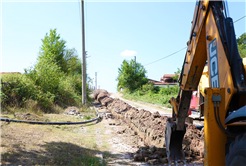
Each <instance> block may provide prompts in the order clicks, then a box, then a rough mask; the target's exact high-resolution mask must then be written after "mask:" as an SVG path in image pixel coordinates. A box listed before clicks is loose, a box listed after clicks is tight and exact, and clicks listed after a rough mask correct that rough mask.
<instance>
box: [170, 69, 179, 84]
mask: <svg viewBox="0 0 246 166" xmlns="http://www.w3.org/2000/svg"><path fill="white" fill-rule="evenodd" d="M180 73H181V71H180V69H179V68H178V71H177V72H174V74H175V76H173V77H172V79H173V80H174V81H175V82H178V79H179V75H180Z"/></svg>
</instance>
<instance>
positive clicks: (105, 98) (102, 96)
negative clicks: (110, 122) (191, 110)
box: [94, 90, 204, 164]
mask: <svg viewBox="0 0 246 166" xmlns="http://www.w3.org/2000/svg"><path fill="white" fill-rule="evenodd" d="M94 94H96V95H94V96H95V99H96V100H97V101H98V102H100V103H101V105H103V106H104V107H107V109H109V110H110V111H111V113H112V115H113V116H114V117H115V118H116V119H118V120H121V121H123V122H124V123H126V124H127V125H128V126H129V127H130V128H131V129H132V130H133V131H134V132H135V133H136V135H138V136H139V137H140V138H141V139H142V141H143V142H144V145H145V146H140V147H139V150H138V151H136V152H135V153H134V155H133V157H134V160H135V161H145V162H147V163H149V164H161V163H166V162H167V159H166V149H165V133H164V128H165V124H166V123H167V119H168V117H167V116H161V115H160V114H159V112H155V113H151V112H149V111H147V110H144V109H140V110H138V109H137V108H135V107H132V106H130V105H129V104H127V103H125V102H124V101H122V100H120V99H117V98H116V99H113V98H111V97H109V93H107V91H105V90H104V91H102V92H100V90H97V91H96V92H95V93H94ZM121 132H124V131H121ZM182 147H183V150H184V152H185V156H186V161H187V162H199V163H203V161H204V130H203V129H202V130H201V131H200V130H199V129H197V128H196V126H195V125H192V124H188V123H187V128H186V134H185V136H184V139H183V145H182Z"/></svg>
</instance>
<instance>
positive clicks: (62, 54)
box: [38, 29, 81, 74]
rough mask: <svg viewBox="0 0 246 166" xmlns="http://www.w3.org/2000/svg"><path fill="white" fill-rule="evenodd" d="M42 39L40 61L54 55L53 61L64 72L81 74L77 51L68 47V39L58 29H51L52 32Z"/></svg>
mask: <svg viewBox="0 0 246 166" xmlns="http://www.w3.org/2000/svg"><path fill="white" fill-rule="evenodd" d="M41 40H42V43H43V44H42V46H41V48H40V51H39V57H38V61H40V60H41V59H42V58H49V56H50V55H52V56H53V59H52V62H53V63H56V64H57V65H58V66H59V67H60V70H61V71H63V72H64V73H66V74H81V61H80V60H79V58H78V55H77V51H76V50H75V49H74V48H73V49H66V41H65V40H63V39H61V37H60V35H59V34H57V33H56V29H54V30H52V29H51V30H50V33H49V34H48V33H46V35H45V37H44V39H41ZM50 60H51V59H50Z"/></svg>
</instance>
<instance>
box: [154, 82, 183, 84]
mask: <svg viewBox="0 0 246 166" xmlns="http://www.w3.org/2000/svg"><path fill="white" fill-rule="evenodd" d="M154 85H178V83H173V82H172V83H167V82H156V83H155V84H154Z"/></svg>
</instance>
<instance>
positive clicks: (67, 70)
mask: <svg viewBox="0 0 246 166" xmlns="http://www.w3.org/2000/svg"><path fill="white" fill-rule="evenodd" d="M41 40H42V45H41V47H40V51H39V56H38V58H37V62H36V64H35V65H34V66H33V67H31V68H29V69H25V74H26V76H27V77H29V78H31V79H32V80H33V82H34V83H35V85H36V86H37V87H38V88H39V89H40V90H41V91H42V92H43V93H44V94H43V95H45V94H52V96H54V97H53V102H54V103H55V104H59V105H62V106H65V105H78V104H79V103H80V101H81V94H82V92H81V90H82V87H81V84H82V82H81V81H82V80H81V78H82V75H81V67H82V64H81V61H80V59H79V58H78V55H77V51H76V50H75V49H74V48H73V49H67V48H66V41H65V40H63V39H61V37H60V35H59V34H57V32H56V29H54V30H50V33H49V34H48V33H46V35H45V37H44V38H43V39H41ZM87 80H89V79H87ZM88 96H89V89H88V86H87V97H88ZM46 105H47V104H46Z"/></svg>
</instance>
